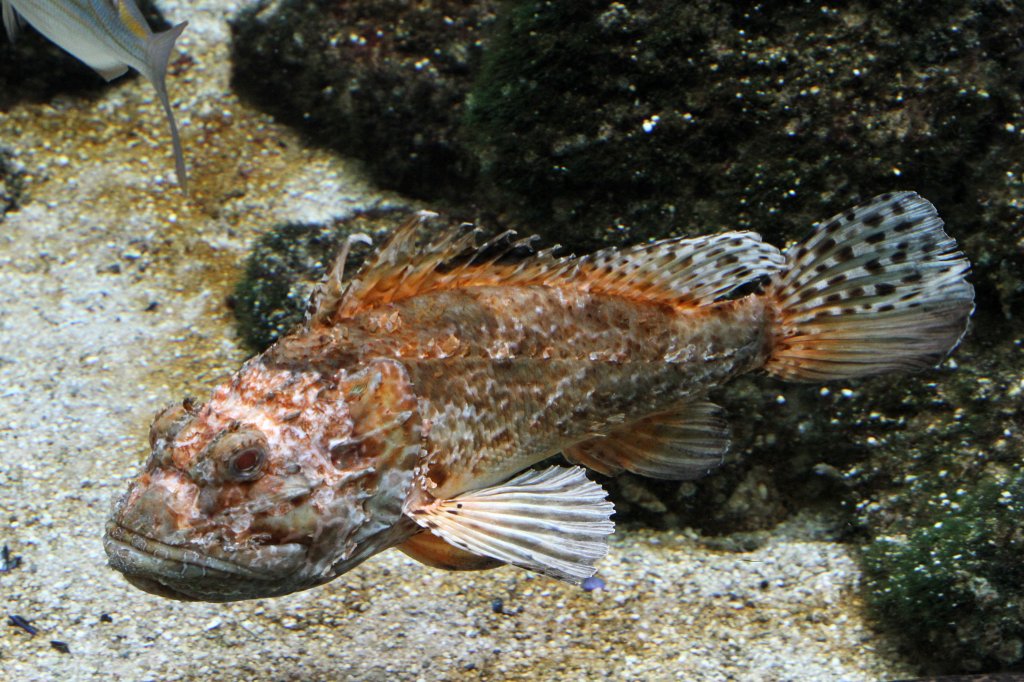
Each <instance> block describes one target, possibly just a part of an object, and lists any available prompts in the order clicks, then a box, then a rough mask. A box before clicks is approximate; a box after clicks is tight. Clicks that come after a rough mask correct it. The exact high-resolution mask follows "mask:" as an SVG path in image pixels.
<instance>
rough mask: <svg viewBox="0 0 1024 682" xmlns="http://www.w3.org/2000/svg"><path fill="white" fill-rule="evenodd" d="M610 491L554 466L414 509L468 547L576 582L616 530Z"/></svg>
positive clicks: (422, 521) (578, 472)
mask: <svg viewBox="0 0 1024 682" xmlns="http://www.w3.org/2000/svg"><path fill="white" fill-rule="evenodd" d="M605 496H606V493H605V491H604V490H603V489H602V488H601V486H599V485H597V484H596V483H594V482H593V481H591V480H589V479H587V477H586V474H585V473H584V470H583V468H581V467H572V468H566V467H551V468H549V469H544V470H542V471H534V470H530V471H526V472H524V473H522V474H520V475H519V476H516V477H515V478H513V479H511V480H510V481H507V482H506V483H503V484H501V485H497V486H493V487H490V488H484V489H482V490H474V491H471V492H468V493H464V494H462V495H459V496H457V497H455V498H452V499H447V500H446V499H440V500H435V501H434V502H432V503H431V504H429V505H428V506H426V507H424V508H421V509H413V510H411V511H410V515H411V516H412V518H413V519H414V520H415V521H416V523H417V524H419V525H420V526H422V527H424V528H427V529H428V530H430V532H431V533H433V534H434V535H436V536H438V537H440V538H442V539H443V540H444V541H445V542H447V543H450V544H452V545H454V546H455V547H457V548H458V549H461V550H464V551H465V552H469V553H471V554H475V555H479V556H483V557H489V558H491V559H494V560H497V561H501V562H504V563H509V564H514V565H516V566H519V567H521V568H526V569H529V570H531V571H537V572H538V573H543V574H544V575H548V576H551V577H553V578H558V579H560V580H565V581H567V582H571V583H579V582H581V581H583V580H584V579H585V578H589V577H590V576H592V575H593V574H594V573H595V572H596V570H597V569H596V568H595V567H594V564H595V563H596V562H597V560H598V559H600V558H601V557H603V556H604V555H605V554H606V553H607V551H608V542H607V537H606V536H608V535H609V534H610V533H611V532H612V531H613V530H614V529H615V524H613V523H612V521H611V519H610V518H609V517H610V516H611V514H612V512H613V511H614V507H613V506H612V503H611V502H609V501H608V500H606V499H605Z"/></svg>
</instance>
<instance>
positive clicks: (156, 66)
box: [145, 21, 188, 192]
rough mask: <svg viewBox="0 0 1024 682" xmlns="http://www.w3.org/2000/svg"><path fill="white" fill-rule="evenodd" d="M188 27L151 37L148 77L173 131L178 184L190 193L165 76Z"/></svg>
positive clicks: (183, 26) (183, 24)
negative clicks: (176, 45) (178, 42)
mask: <svg viewBox="0 0 1024 682" xmlns="http://www.w3.org/2000/svg"><path fill="white" fill-rule="evenodd" d="M186 26H188V22H187V21H183V22H181V23H180V24H178V25H177V26H174V27H173V28H169V29H167V30H166V31H162V32H160V33H154V34H153V35H151V36H150V37H149V44H148V45H147V46H146V51H147V54H148V63H147V69H148V73H146V74H145V75H146V77H148V78H149V80H150V81H151V82H152V83H153V87H154V88H156V94H157V96H158V97H159V98H160V104H161V105H162V106H163V108H164V112H166V114H167V122H168V125H169V126H170V129H171V143H172V144H173V145H174V169H175V172H176V173H177V175H178V184H179V185H181V188H182V189H183V190H185V192H188V177H187V173H186V171H185V154H184V152H183V151H182V148H181V136H180V135H179V134H178V124H177V123H176V122H175V120H174V110H173V109H172V108H171V101H170V98H169V97H168V96H167V84H166V81H165V75H166V73H167V63H168V61H170V58H171V53H172V52H173V51H174V41H176V40H177V39H178V36H180V35H181V32H182V31H184V30H185V27H186Z"/></svg>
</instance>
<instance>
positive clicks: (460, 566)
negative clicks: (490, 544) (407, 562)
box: [398, 532, 505, 571]
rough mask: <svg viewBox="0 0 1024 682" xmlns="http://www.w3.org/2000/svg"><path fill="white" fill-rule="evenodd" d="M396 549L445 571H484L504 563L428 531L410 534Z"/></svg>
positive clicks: (422, 562)
mask: <svg viewBox="0 0 1024 682" xmlns="http://www.w3.org/2000/svg"><path fill="white" fill-rule="evenodd" d="M398 549H400V550H401V551H402V552H404V553H405V554H408V555H409V556H411V557H412V558H413V559H415V560H416V561H418V562H420V563H421V564H426V565H427V566H433V567H434V568H443V569H445V570H446V571H484V570H487V569H489V568H497V567H498V566H502V565H504V563H505V562H504V561H498V560H497V559H492V558H491V557H487V556H481V555H479V554H474V553H472V552H467V551H466V550H464V549H459V548H458V547H456V546H455V545H452V544H449V543H447V542H445V541H444V540H442V539H441V538H439V537H438V536H436V535H434V534H433V533H429V532H423V533H419V534H418V535H414V536H412V537H411V538H409V539H408V540H406V541H405V542H403V543H402V544H400V545H398Z"/></svg>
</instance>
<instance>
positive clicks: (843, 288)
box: [765, 192, 974, 381]
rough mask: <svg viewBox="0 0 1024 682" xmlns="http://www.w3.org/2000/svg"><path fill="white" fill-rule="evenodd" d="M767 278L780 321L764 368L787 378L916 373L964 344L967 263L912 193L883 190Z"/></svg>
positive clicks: (820, 231) (969, 297) (795, 250)
mask: <svg viewBox="0 0 1024 682" xmlns="http://www.w3.org/2000/svg"><path fill="white" fill-rule="evenodd" d="M785 256H786V270H785V271H784V272H783V273H782V274H780V275H778V276H777V277H776V279H775V281H774V282H773V283H772V284H771V285H770V287H769V289H768V291H767V294H768V295H769V296H772V297H774V299H775V302H776V305H777V307H778V311H779V323H778V326H777V329H776V339H775V342H774V346H773V350H772V353H771V356H770V358H769V360H768V362H767V363H766V365H765V368H766V369H767V370H768V371H769V372H770V373H772V374H773V375H775V376H777V377H780V378H783V379H788V380H793V381H827V380H830V379H845V378H851V377H859V376H867V375H871V374H880V373H882V372H888V371H894V370H898V371H906V370H911V371H913V370H921V369H925V368H928V367H932V366H934V365H936V364H937V363H939V362H940V361H941V360H942V359H943V358H944V357H945V356H946V354H947V353H949V351H951V350H952V349H953V348H955V347H956V345H957V344H958V343H959V342H960V338H961V337H962V336H963V334H964V331H965V330H966V327H967V318H968V317H969V316H970V314H971V311H973V310H974V288H973V287H972V286H971V285H970V283H968V282H967V280H966V279H965V276H966V274H967V273H968V271H969V270H970V263H969V262H968V260H967V258H966V257H965V256H964V254H963V253H962V252H961V251H960V250H959V248H958V247H957V244H956V242H955V241H954V240H953V239H952V238H951V237H949V236H948V235H947V234H946V233H945V232H944V231H943V229H942V219H941V218H939V216H938V214H937V213H936V211H935V207H934V206H932V205H931V203H929V202H928V201H926V200H925V199H922V198H921V197H919V196H918V195H917V194H916V193H914V192H898V193H894V194H883V195H881V196H878V197H875V198H874V199H871V200H870V201H867V202H865V203H863V204H860V205H858V206H855V207H854V208H851V209H850V210H848V211H845V212H844V213H841V214H839V215H837V216H835V217H834V218H832V219H831V220H829V221H827V222H824V223H822V224H821V225H819V226H818V227H817V228H816V229H815V231H814V232H813V234H811V236H810V237H809V238H808V239H807V240H806V241H805V242H804V243H802V244H797V245H796V246H794V247H792V248H790V249H789V250H788V251H786V254H785Z"/></svg>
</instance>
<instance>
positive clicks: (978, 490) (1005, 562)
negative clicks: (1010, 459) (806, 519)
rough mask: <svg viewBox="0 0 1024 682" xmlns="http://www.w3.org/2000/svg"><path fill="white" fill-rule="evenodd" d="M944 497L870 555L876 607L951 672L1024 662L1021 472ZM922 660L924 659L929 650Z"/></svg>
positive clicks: (1023, 484) (957, 489)
mask: <svg viewBox="0 0 1024 682" xmlns="http://www.w3.org/2000/svg"><path fill="white" fill-rule="evenodd" d="M947 484H952V485H949V488H948V492H942V493H939V494H938V495H937V496H936V498H935V500H936V502H937V504H936V506H937V507H939V509H936V510H935V512H933V513H932V514H929V515H927V516H923V517H920V518H919V519H917V520H916V521H915V523H914V527H913V529H912V530H910V532H909V533H907V534H906V535H905V536H902V537H891V536H884V537H880V538H877V539H875V540H874V541H873V542H872V543H871V544H869V545H868V546H867V547H866V548H865V549H864V552H863V560H864V567H865V570H866V572H867V577H868V580H867V589H868V595H869V601H870V604H871V607H872V608H873V609H874V610H875V612H876V614H877V616H878V617H879V619H880V620H881V621H882V622H883V623H884V624H885V627H886V628H888V629H892V630H894V631H895V632H896V633H897V635H898V636H899V637H901V638H903V639H904V640H905V641H906V642H908V643H909V644H910V645H911V646H913V647H915V648H917V649H918V650H919V651H920V652H921V653H922V654H924V655H926V656H927V659H926V660H928V659H930V660H931V664H932V666H933V667H934V668H937V669H941V670H944V671H949V670H965V671H976V670H981V669H988V670H995V669H1002V668H1004V667H1006V666H1010V665H1019V664H1020V663H1021V661H1022V660H1024V564H1022V563H1021V561H1020V558H1021V556H1022V553H1024V476H1022V475H1018V476H1017V477H1016V478H1013V479H1010V480H1008V481H1005V482H997V481H985V482H983V483H980V484H978V485H977V486H975V487H973V488H971V489H965V488H962V487H955V486H956V482H955V481H953V482H949V481H947ZM924 655H923V656H922V658H925V656H924Z"/></svg>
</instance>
